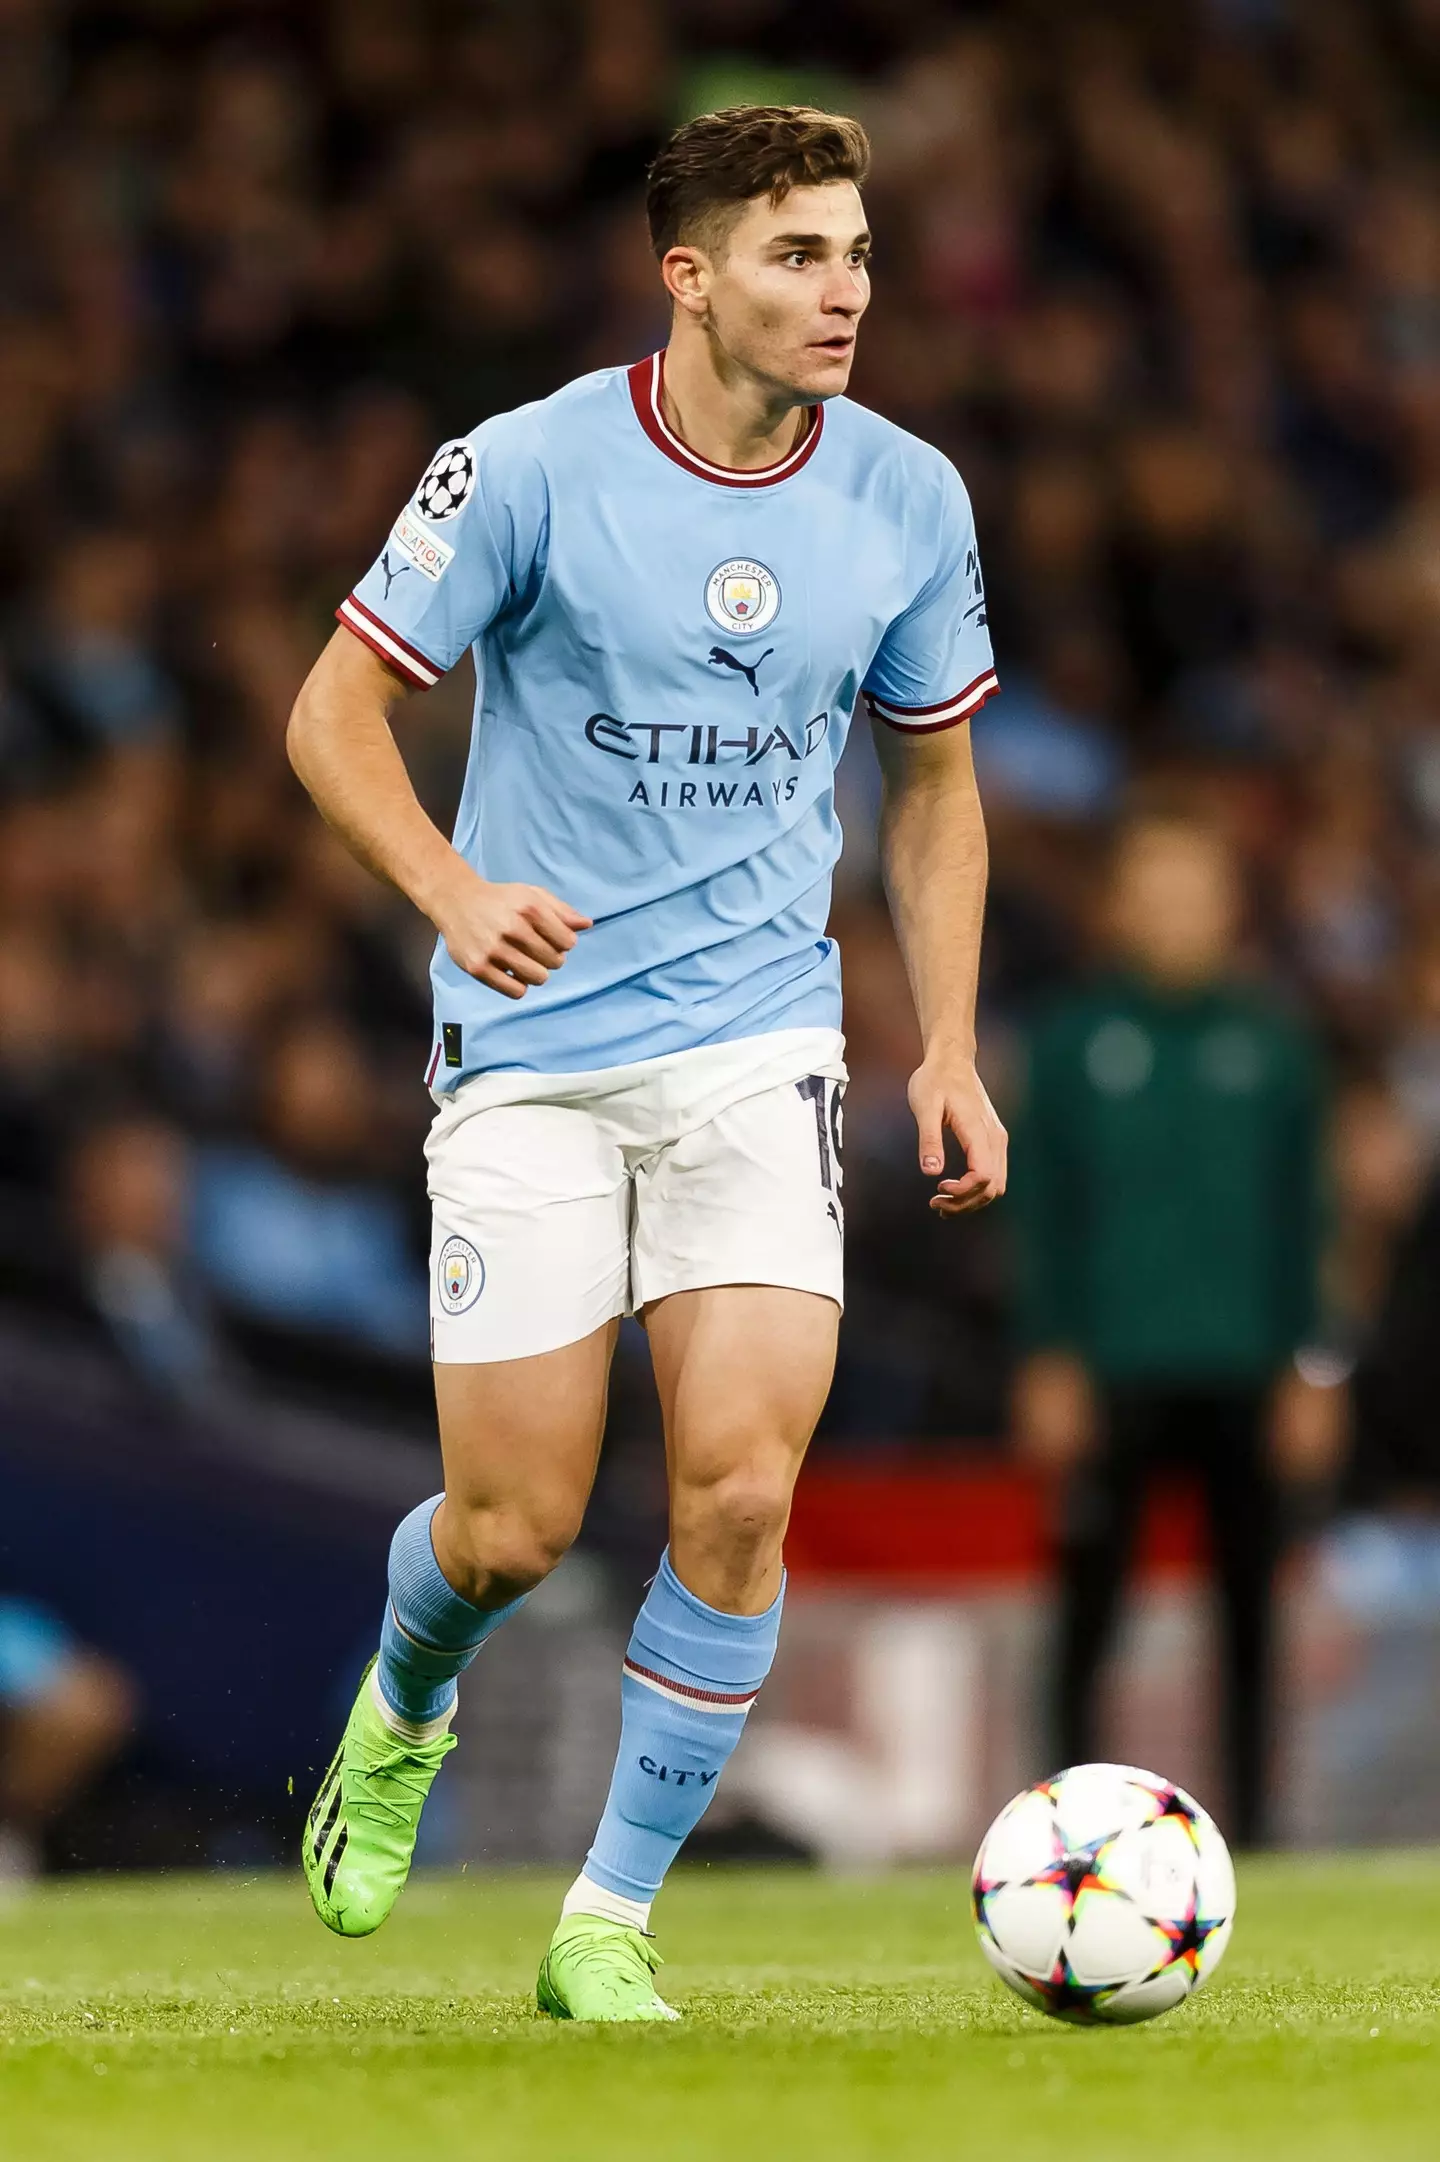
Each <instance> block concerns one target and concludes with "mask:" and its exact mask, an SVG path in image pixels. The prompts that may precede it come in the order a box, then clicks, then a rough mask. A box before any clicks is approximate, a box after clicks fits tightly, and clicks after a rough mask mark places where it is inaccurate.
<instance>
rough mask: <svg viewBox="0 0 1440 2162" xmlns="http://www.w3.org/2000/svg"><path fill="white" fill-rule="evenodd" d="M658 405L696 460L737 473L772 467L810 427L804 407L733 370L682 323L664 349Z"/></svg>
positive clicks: (707, 341)
mask: <svg viewBox="0 0 1440 2162" xmlns="http://www.w3.org/2000/svg"><path fill="white" fill-rule="evenodd" d="M660 404H661V409H662V411H663V413H664V415H665V420H666V423H667V424H668V426H669V427H671V428H673V429H674V431H675V433H676V435H678V436H679V438H680V440H681V442H682V443H685V444H686V445H688V447H689V448H690V449H691V450H693V451H694V452H695V453H696V455H697V457H700V458H704V459H707V460H708V461H709V463H710V464H711V465H728V466H732V467H734V468H735V470H736V471H737V472H751V473H753V472H756V471H758V470H759V469H760V468H761V467H762V466H767V465H778V464H779V462H780V460H781V459H782V458H788V457H789V455H790V453H791V451H792V450H794V449H795V447H796V445H797V444H798V443H799V442H800V441H801V439H802V438H803V437H804V435H805V432H806V430H807V429H808V428H809V426H810V409H809V407H808V405H803V404H801V405H797V404H796V402H795V399H794V397H793V395H791V394H788V393H786V392H783V391H778V390H777V389H776V388H775V386H774V385H773V384H770V385H767V384H764V383H759V382H757V381H756V379H755V377H754V376H752V375H749V374H746V373H744V372H743V371H741V370H740V369H738V368H736V367H735V366H734V364H733V363H732V362H730V361H728V360H727V358H726V356H725V355H724V354H723V353H721V352H720V351H719V349H718V348H717V347H716V345H715V344H714V342H713V340H712V339H711V338H710V337H709V336H708V335H707V334H706V332H704V331H703V330H694V329H692V328H691V327H690V326H689V325H688V324H687V325H686V326H685V329H684V331H683V332H682V331H680V330H678V329H677V332H676V333H675V334H674V335H672V337H671V341H670V343H669V345H668V346H667V347H666V349H665V373H664V380H663V384H662V387H661V392H660Z"/></svg>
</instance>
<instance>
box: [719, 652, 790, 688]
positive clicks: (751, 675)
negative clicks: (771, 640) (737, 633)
mask: <svg viewBox="0 0 1440 2162" xmlns="http://www.w3.org/2000/svg"><path fill="white" fill-rule="evenodd" d="M774 651H775V648H774V647H773V646H767V647H766V648H765V651H764V652H763V653H762V654H761V655H760V659H759V660H757V661H752V662H751V663H750V665H749V667H748V668H747V667H746V665H745V663H744V661H737V660H736V658H735V656H734V654H733V653H727V652H726V651H725V648H724V647H723V646H712V647H711V648H710V666H711V667H712V668H733V669H734V671H735V673H736V675H737V676H743V677H744V678H745V681H746V682H747V683H748V684H749V686H750V688H751V690H752V691H753V692H754V693H755V696H756V697H757V698H758V697H759V696H760V686H759V684H758V683H757V682H756V681H755V678H756V676H757V674H758V673H759V670H760V664H761V662H762V661H768V660H769V658H770V656H771V654H772V653H773V652H774Z"/></svg>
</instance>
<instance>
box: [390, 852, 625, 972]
mask: <svg viewBox="0 0 1440 2162" xmlns="http://www.w3.org/2000/svg"><path fill="white" fill-rule="evenodd" d="M430 914H431V921H432V922H433V923H434V925H435V928H436V930H437V931H438V932H439V933H440V936H441V937H442V938H443V939H444V941H445V945H446V949H447V951H448V952H449V955H450V958H451V960H452V961H453V962H454V963H455V966H456V967H457V968H463V969H464V971H465V973H466V975H467V976H473V977H474V978H475V980H476V982H477V983H484V984H488V985H489V987H490V989H491V990H492V991H498V992H499V993H500V995H501V997H502V998H523V997H524V996H525V993H526V991H527V990H528V988H529V987H530V985H531V984H532V983H533V984H539V983H544V982H545V981H546V979H547V977H548V976H549V974H550V971H551V969H554V968H559V966H560V964H561V962H562V961H563V960H564V958H565V956H566V954H567V953H568V952H569V951H570V949H571V947H572V946H573V945H574V943H575V940H576V938H577V936H578V935H579V933H580V932H581V931H588V930H589V929H590V927H591V920H590V918H589V917H588V916H582V915H581V914H580V911H579V910H578V909H576V908H572V907H571V906H570V904H569V902H568V901H559V900H557V899H556V898H555V895H554V894H553V893H547V892H546V891H545V888H544V887H543V886H494V885H491V884H490V883H489V882H488V880H486V879H483V878H481V877H480V876H479V875H478V873H477V872H475V871H472V870H471V869H470V867H469V865H468V864H460V863H459V862H458V859H457V866H456V873H455V876H454V880H453V884H452V885H451V887H450V889H449V890H448V891H447V892H446V893H445V895H444V897H443V898H442V899H441V900H440V902H439V903H438V904H437V905H436V906H435V907H434V908H433V909H432V910H431V912H430Z"/></svg>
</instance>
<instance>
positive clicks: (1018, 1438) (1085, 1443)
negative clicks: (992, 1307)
mask: <svg viewBox="0 0 1440 2162" xmlns="http://www.w3.org/2000/svg"><path fill="white" fill-rule="evenodd" d="M1098 1420H1099V1412H1098V1407H1097V1405H1096V1402H1095V1391H1094V1389H1093V1387H1092V1386H1091V1382H1090V1376H1089V1375H1088V1373H1087V1372H1086V1371H1085V1368H1084V1367H1083V1366H1082V1365H1081V1363H1080V1361H1079V1360H1078V1359H1077V1358H1074V1357H1072V1355H1071V1354H1070V1353H1069V1352H1068V1351H1037V1352H1036V1353H1034V1355H1033V1356H1032V1357H1031V1358H1028V1359H1026V1360H1024V1361H1023V1362H1022V1364H1021V1366H1020V1369H1019V1371H1018V1372H1017V1374H1016V1376H1015V1384H1014V1389H1013V1391H1012V1394H1011V1400H1010V1424H1011V1431H1012V1433H1013V1435H1014V1438H1015V1446H1016V1448H1017V1450H1018V1451H1019V1453H1020V1455H1021V1456H1022V1457H1024V1459H1025V1460H1026V1462H1027V1463H1030V1464H1033V1465H1034V1466H1035V1467H1036V1469H1037V1470H1038V1471H1046V1472H1051V1473H1059V1472H1067V1471H1073V1470H1074V1468H1075V1466H1076V1465H1077V1464H1078V1463H1080V1462H1081V1461H1082V1460H1083V1458H1085V1457H1086V1456H1088V1454H1089V1453H1090V1451H1091V1449H1092V1448H1093V1447H1094V1445H1095V1437H1096V1429H1097V1425H1098Z"/></svg>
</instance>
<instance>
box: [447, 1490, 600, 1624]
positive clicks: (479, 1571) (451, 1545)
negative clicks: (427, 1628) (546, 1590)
mask: <svg viewBox="0 0 1440 2162" xmlns="http://www.w3.org/2000/svg"><path fill="white" fill-rule="evenodd" d="M581 1515H582V1510H581V1509H580V1508H578V1507H570V1506H567V1505H566V1504H564V1503H559V1502H552V1503H541V1502H532V1503H526V1502H499V1503H484V1502H470V1503H467V1502H463V1501H457V1500H455V1499H454V1498H447V1500H446V1503H445V1516H446V1533H447V1536H446V1539H445V1547H446V1553H445V1555H444V1557H443V1558H444V1561H445V1563H446V1564H449V1565H450V1566H447V1568H446V1574H447V1575H448V1576H450V1578H451V1581H452V1583H454V1584H455V1589H456V1590H457V1591H458V1592H459V1593H460V1595H461V1597H462V1598H465V1599H471V1600H473V1601H474V1602H475V1604H476V1605H477V1606H484V1607H495V1606H503V1605H507V1604H508V1603H509V1601H510V1600H512V1599H518V1598H519V1597H520V1596H521V1594H522V1593H524V1592H527V1591H533V1590H534V1588H535V1586H536V1585H537V1584H540V1583H543V1581H544V1579H545V1578H546V1577H547V1576H549V1574H550V1572H551V1570H552V1569H553V1568H554V1567H555V1566H556V1564H557V1563H558V1562H560V1561H562V1560H563V1559H564V1557H565V1555H566V1554H567V1553H568V1552H569V1550H570V1548H571V1547H572V1546H573V1545H574V1543H575V1539H576V1536H577V1534H578V1533H579V1530H580V1521H581ZM457 1579H462V1581H457Z"/></svg>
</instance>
